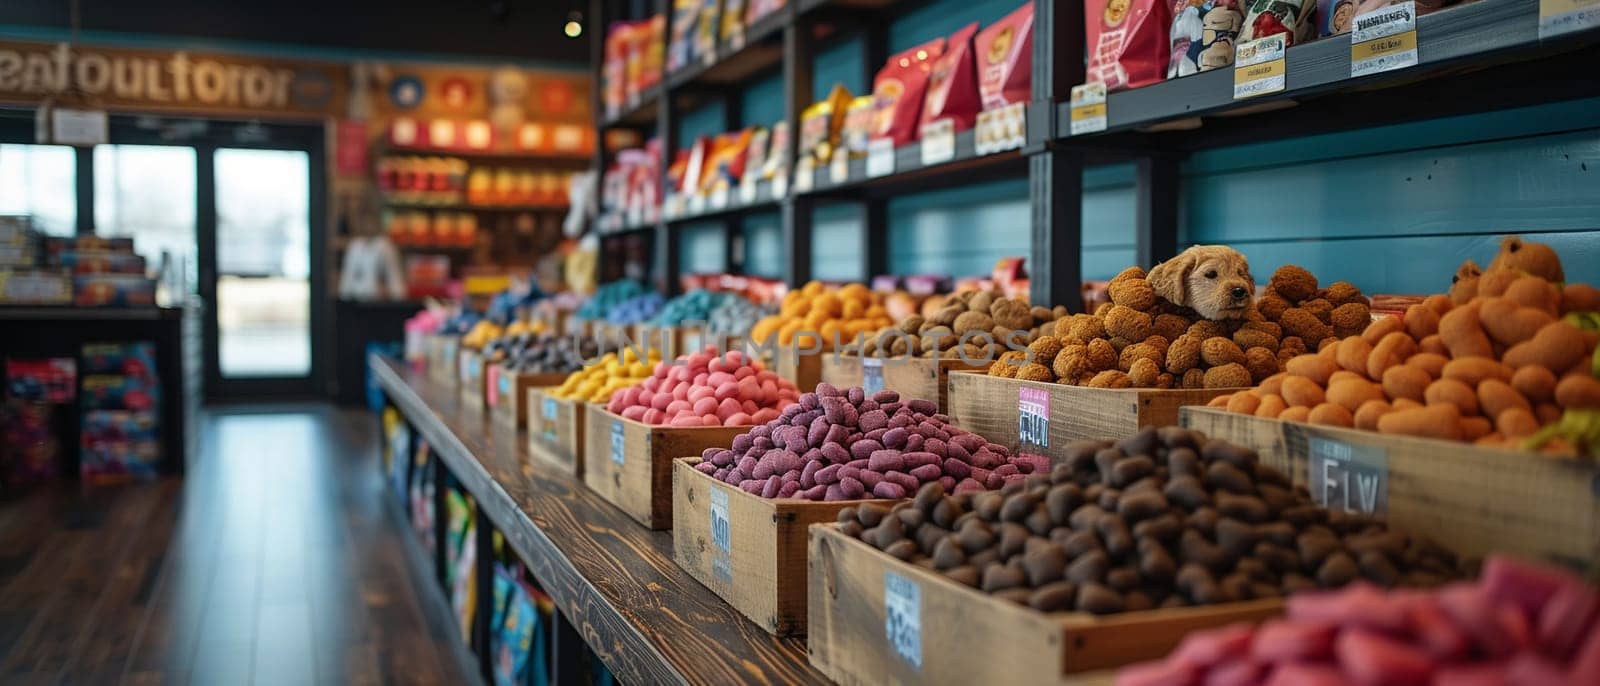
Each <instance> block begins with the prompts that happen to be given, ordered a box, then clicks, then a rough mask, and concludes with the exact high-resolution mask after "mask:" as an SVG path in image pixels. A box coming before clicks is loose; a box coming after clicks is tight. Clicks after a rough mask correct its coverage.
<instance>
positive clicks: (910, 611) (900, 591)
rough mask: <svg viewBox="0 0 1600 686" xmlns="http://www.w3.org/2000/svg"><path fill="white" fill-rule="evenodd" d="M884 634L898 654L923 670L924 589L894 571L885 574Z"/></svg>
mask: <svg viewBox="0 0 1600 686" xmlns="http://www.w3.org/2000/svg"><path fill="white" fill-rule="evenodd" d="M883 631H884V634H885V635H886V636H887V637H888V638H889V645H890V646H891V647H893V648H894V652H895V653H896V654H898V655H899V656H900V657H901V658H903V659H904V660H905V661H906V662H909V663H911V666H912V667H916V668H917V669H922V588H921V587H919V586H917V582H915V581H912V580H910V579H907V578H905V577H903V576H900V575H899V574H896V573H894V572H884V573H883Z"/></svg>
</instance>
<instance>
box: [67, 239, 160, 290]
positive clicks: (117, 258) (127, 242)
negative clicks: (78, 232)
mask: <svg viewBox="0 0 1600 686" xmlns="http://www.w3.org/2000/svg"><path fill="white" fill-rule="evenodd" d="M43 247H44V250H43V252H42V254H41V256H40V257H41V259H42V261H43V263H44V265H45V266H46V267H49V268H51V269H59V270H63V271H66V272H69V273H71V274H72V304H74V305H77V306H80V307H95V306H113V307H149V306H152V305H155V303H156V282H155V279H152V278H150V277H148V276H146V275H145V268H146V264H145V259H144V257H142V256H140V255H136V254H134V252H133V239H131V238H102V237H99V236H74V237H72V238H55V237H50V238H45V239H44V243H43Z"/></svg>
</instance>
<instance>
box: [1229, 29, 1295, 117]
mask: <svg viewBox="0 0 1600 686" xmlns="http://www.w3.org/2000/svg"><path fill="white" fill-rule="evenodd" d="M1286 38H1287V36H1286V35H1285V34H1281V33H1280V34H1276V35H1272V36H1267V37H1266V38H1261V39H1259V40H1252V41H1245V42H1243V43H1240V44H1239V45H1238V46H1236V47H1235V48H1234V58H1233V99H1234V100H1244V99H1245V98H1253V97H1256V96H1258V95H1266V94H1268V93H1277V92H1278V91H1281V90H1283V86H1284V75H1285V73H1286V70H1285V64H1284V59H1283V55H1284V49H1285V48H1287V47H1288V44H1287V41H1286V40H1285V39H1286Z"/></svg>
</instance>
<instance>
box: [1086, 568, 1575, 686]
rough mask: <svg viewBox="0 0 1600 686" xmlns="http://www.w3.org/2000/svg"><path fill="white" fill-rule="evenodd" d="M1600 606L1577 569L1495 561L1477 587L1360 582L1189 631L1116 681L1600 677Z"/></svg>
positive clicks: (1332, 685)
mask: <svg viewBox="0 0 1600 686" xmlns="http://www.w3.org/2000/svg"><path fill="white" fill-rule="evenodd" d="M1597 611H1600V599H1597V598H1596V596H1595V592H1594V589H1592V588H1589V587H1588V586H1586V585H1584V583H1583V582H1582V581H1579V580H1578V579H1577V578H1576V577H1573V576H1572V575H1570V574H1567V573H1566V572H1561V571H1556V570H1554V569H1550V568H1546V567H1538V566H1534V565H1531V564H1527V563H1524V562H1519V561H1517V560H1514V559H1512V558H1509V557H1501V556H1497V557H1492V558H1490V559H1489V561H1488V562H1487V563H1486V564H1485V565H1484V568H1483V577H1482V578H1481V579H1479V580H1478V581H1477V582H1476V583H1468V582H1462V583H1457V584H1451V585H1449V586H1445V587H1443V588H1439V589H1434V590H1429V591H1418V590H1403V591H1388V592H1385V591H1382V590H1380V589H1378V588H1376V587H1373V586H1371V585H1369V584H1353V585H1351V586H1349V587H1347V588H1345V589H1343V590H1340V591H1334V592H1330V593H1305V594H1300V595H1296V596H1293V597H1291V598H1289V602H1288V616H1287V617H1285V618H1283V619H1274V620H1270V621H1268V622H1266V623H1264V624H1262V625H1261V626H1259V627H1256V626H1250V625H1248V624H1238V625H1232V626H1226V627H1221V628H1217V629H1211V630H1207V631H1201V632H1195V633H1192V634H1189V635H1188V636H1186V637H1185V638H1184V639H1183V643H1181V644H1179V646H1178V648H1177V649H1176V650H1174V651H1173V652H1172V654H1171V655H1168V656H1167V657H1166V658H1165V659H1163V660H1158V661H1155V662H1147V663H1143V664H1138V665H1133V666H1129V667H1125V668H1123V669H1122V670H1121V672H1120V673H1119V674H1118V675H1117V681H1116V683H1117V686H1188V685H1191V684H1193V685H1195V686H1198V685H1200V684H1223V683H1225V684H1266V685H1268V686H1280V685H1281V686H1342V685H1344V684H1362V685H1366V684H1383V685H1388V684H1393V685H1395V686H1405V685H1408V684H1419V685H1421V684H1437V685H1439V686H1451V685H1456V684H1460V685H1463V686H1466V685H1478V684H1483V685H1497V684H1530V685H1534V684H1537V685H1539V686H1563V685H1571V686H1578V685H1579V684H1594V683H1596V682H1597V680H1600V616H1597Z"/></svg>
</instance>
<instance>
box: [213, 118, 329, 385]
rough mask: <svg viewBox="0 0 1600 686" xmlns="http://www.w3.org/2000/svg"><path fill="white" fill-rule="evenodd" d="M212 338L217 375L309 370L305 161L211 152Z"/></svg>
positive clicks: (301, 156) (283, 153)
mask: <svg viewBox="0 0 1600 686" xmlns="http://www.w3.org/2000/svg"><path fill="white" fill-rule="evenodd" d="M215 159H216V182H217V335H218V349H217V352H218V362H219V363H220V368H221V371H222V375H223V376H224V377H281V376H291V377H292V376H305V375H307V374H309V373H310V372H311V280H310V279H311V163H310V157H309V156H308V155H306V153H304V152H302V151H298V150H245V149H229V148H225V149H221V150H218V151H217V152H216V158H215Z"/></svg>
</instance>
